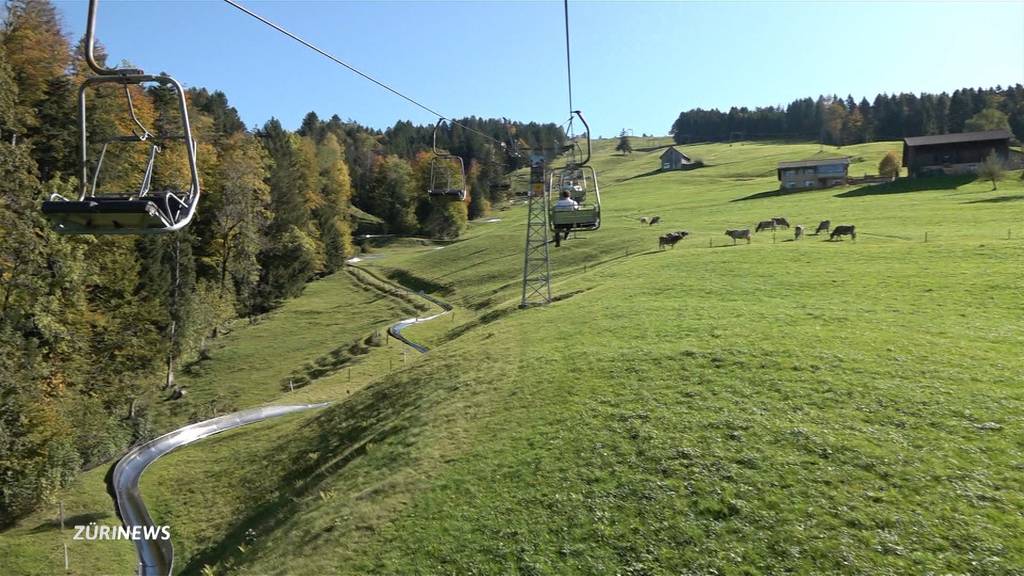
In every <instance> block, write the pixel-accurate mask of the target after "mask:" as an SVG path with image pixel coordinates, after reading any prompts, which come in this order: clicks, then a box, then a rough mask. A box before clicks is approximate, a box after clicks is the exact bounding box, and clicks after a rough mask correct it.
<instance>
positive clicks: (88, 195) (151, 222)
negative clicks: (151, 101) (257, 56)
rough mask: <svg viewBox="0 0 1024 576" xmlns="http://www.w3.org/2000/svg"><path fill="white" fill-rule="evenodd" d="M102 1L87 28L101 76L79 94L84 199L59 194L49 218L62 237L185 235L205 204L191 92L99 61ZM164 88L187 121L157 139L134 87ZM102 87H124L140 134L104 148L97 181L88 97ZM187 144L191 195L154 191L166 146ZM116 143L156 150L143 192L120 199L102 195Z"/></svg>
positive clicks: (47, 206)
mask: <svg viewBox="0 0 1024 576" xmlns="http://www.w3.org/2000/svg"><path fill="white" fill-rule="evenodd" d="M97 3H98V0H90V2H89V20H88V26H87V27H86V39H85V40H86V42H85V44H86V53H85V57H86V62H88V64H89V67H90V68H92V69H93V71H94V72H96V76H91V77H89V78H87V79H86V80H85V81H84V82H83V83H82V86H81V88H80V89H79V91H78V127H79V131H80V137H81V140H80V148H81V150H80V156H79V160H80V163H81V193H80V195H79V197H78V198H77V199H69V198H66V197H64V196H61V195H60V194H53V195H52V196H51V197H50V199H49V200H48V201H46V202H43V206H42V212H43V215H44V216H45V217H46V218H47V219H48V220H49V221H50V223H51V225H52V226H53V229H54V230H55V231H57V232H59V233H62V234H97V235H99V234H161V233H168V232H175V231H177V230H181V229H182V228H184V227H185V226H188V224H189V223H190V222H191V221H192V218H193V217H194V216H195V213H196V207H197V205H198V203H199V194H200V191H199V170H198V169H197V167H196V144H195V140H193V138H192V130H191V126H190V124H189V119H188V106H187V103H186V99H185V91H184V89H182V87H181V84H179V83H178V81H177V80H175V79H174V78H172V77H170V76H167V75H163V74H156V75H154V74H146V73H145V72H143V71H142V70H138V69H134V68H117V69H111V68H104V67H102V66H100V65H99V64H98V63H97V62H96V59H95V56H94V51H93V45H94V31H95V27H96V5H97ZM153 83H155V84H159V85H162V86H169V87H171V88H173V89H174V91H175V93H176V95H177V99H178V109H179V113H180V115H181V133H180V134H167V135H153V134H151V133H150V132H149V130H147V129H146V128H145V126H143V125H142V123H141V122H140V121H139V119H138V117H137V116H136V114H135V107H134V104H133V103H132V99H131V92H130V91H129V86H133V85H134V86H141V85H142V84H153ZM101 84H120V85H122V86H124V90H125V97H126V99H127V104H128V111H129V114H130V115H131V119H132V122H133V123H134V124H135V126H136V127H137V128H138V131H136V130H135V129H134V128H133V129H132V133H131V134H122V135H117V136H115V137H113V138H111V139H110V140H108V141H106V142H104V143H103V147H102V149H101V152H100V155H99V158H98V160H97V162H96V167H95V169H94V171H93V174H92V178H91V179H90V177H89V157H88V150H89V139H88V131H87V129H86V112H85V111H86V106H85V104H86V91H87V90H88V89H89V88H93V87H95V86H98V85H101ZM175 140H177V141H181V142H183V143H184V145H185V150H186V153H187V156H188V165H189V171H190V184H189V187H188V189H187V190H178V189H166V190H152V189H151V186H150V185H151V182H152V177H153V167H154V164H155V162H156V158H157V154H159V152H160V144H162V143H164V142H168V141H175ZM114 143H145V144H149V145H150V154H149V160H148V163H147V166H146V171H145V173H144V174H143V175H142V179H141V183H140V186H139V188H138V190H131V191H126V192H122V193H116V194H97V192H96V188H97V183H98V181H99V174H100V171H101V170H102V167H103V159H104V157H105V156H106V153H107V148H108V147H109V145H110V144H114Z"/></svg>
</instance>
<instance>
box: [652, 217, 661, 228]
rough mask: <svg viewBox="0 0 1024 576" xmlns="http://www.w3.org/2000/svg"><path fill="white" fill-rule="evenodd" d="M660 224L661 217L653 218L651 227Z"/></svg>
mask: <svg viewBox="0 0 1024 576" xmlns="http://www.w3.org/2000/svg"><path fill="white" fill-rule="evenodd" d="M658 222H661V216H654V217H652V218H651V222H650V224H649V225H650V226H654V225H655V224H657V223H658Z"/></svg>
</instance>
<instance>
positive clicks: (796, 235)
mask: <svg viewBox="0 0 1024 576" xmlns="http://www.w3.org/2000/svg"><path fill="white" fill-rule="evenodd" d="M803 237H804V227H803V226H801V225H800V224H797V225H796V226H795V227H794V228H793V240H799V239H801V238H803Z"/></svg>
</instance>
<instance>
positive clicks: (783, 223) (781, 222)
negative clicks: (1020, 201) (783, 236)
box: [772, 216, 789, 229]
mask: <svg viewBox="0 0 1024 576" xmlns="http://www.w3.org/2000/svg"><path fill="white" fill-rule="evenodd" d="M772 222H774V223H775V225H776V226H778V227H779V228H786V229H789V220H786V219H785V218H783V217H781V216H777V217H775V218H772Z"/></svg>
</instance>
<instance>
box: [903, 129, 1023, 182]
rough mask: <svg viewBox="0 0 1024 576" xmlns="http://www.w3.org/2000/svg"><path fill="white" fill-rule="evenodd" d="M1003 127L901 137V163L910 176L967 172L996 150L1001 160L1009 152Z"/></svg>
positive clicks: (1006, 134) (1008, 143)
mask: <svg viewBox="0 0 1024 576" xmlns="http://www.w3.org/2000/svg"><path fill="white" fill-rule="evenodd" d="M1009 146H1010V133H1009V132H1007V131H1006V130H989V131H987V132H963V133H960V134H939V135H937V136H917V137H915V138H904V139H903V165H904V166H906V167H907V172H908V173H909V174H910V175H911V176H923V175H928V174H968V173H973V172H977V171H978V165H979V164H980V163H982V162H984V161H985V158H986V157H987V156H988V155H989V154H991V153H992V151H993V150H995V152H996V154H998V155H999V156H1000V157H1001V158H1002V159H1003V161H1004V162H1005V161H1006V160H1007V157H1008V156H1009Z"/></svg>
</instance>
